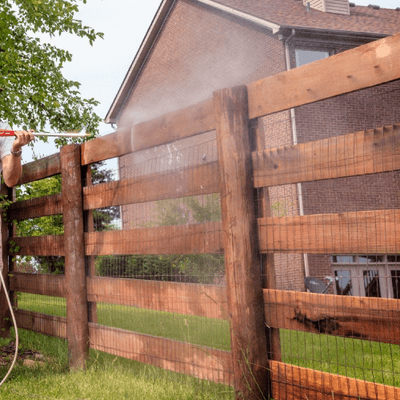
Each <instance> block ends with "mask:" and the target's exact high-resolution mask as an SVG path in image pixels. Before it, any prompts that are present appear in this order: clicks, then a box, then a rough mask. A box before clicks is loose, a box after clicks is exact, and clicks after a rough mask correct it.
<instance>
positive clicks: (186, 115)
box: [82, 99, 215, 165]
mask: <svg viewBox="0 0 400 400" xmlns="http://www.w3.org/2000/svg"><path fill="white" fill-rule="evenodd" d="M213 129H215V119H214V113H213V103H212V99H209V100H206V101H203V102H201V103H198V104H195V105H193V106H190V107H187V108H183V109H181V110H178V111H174V112H172V113H169V114H165V115H163V116H161V117H158V118H155V119H153V120H150V121H146V122H143V123H140V124H137V125H135V126H133V127H132V128H130V127H123V128H118V130H117V131H116V132H114V133H111V134H109V135H106V136H101V137H98V138H96V139H94V140H90V141H89V142H86V143H84V144H82V165H87V164H91V163H94V162H96V161H101V160H106V159H109V158H113V157H119V156H122V155H124V154H128V153H131V152H133V151H139V150H144V149H149V148H151V147H156V146H160V145H163V144H166V143H170V142H173V141H175V140H178V139H183V138H187V137H190V136H194V135H196V134H199V133H203V132H208V131H211V130H213Z"/></svg>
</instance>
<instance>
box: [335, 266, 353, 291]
mask: <svg viewBox="0 0 400 400" xmlns="http://www.w3.org/2000/svg"><path fill="white" fill-rule="evenodd" d="M335 284H336V293H337V294H340V295H341V296H352V295H353V290H352V284H351V272H350V271H346V270H343V271H335Z"/></svg>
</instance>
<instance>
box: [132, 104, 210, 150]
mask: <svg viewBox="0 0 400 400" xmlns="http://www.w3.org/2000/svg"><path fill="white" fill-rule="evenodd" d="M214 129H215V118H214V108H213V100H212V99H208V100H205V101H202V102H200V103H197V104H195V105H193V106H189V107H186V108H182V109H180V110H178V111H174V112H171V113H168V114H165V115H162V116H161V117H158V118H155V119H153V120H151V121H147V122H143V123H141V124H138V125H135V126H134V127H133V130H132V151H139V150H144V149H149V148H151V147H156V146H160V145H162V144H166V143H170V142H173V141H175V140H179V139H184V138H187V137H190V136H194V135H197V134H199V133H204V132H208V131H212V130H214Z"/></svg>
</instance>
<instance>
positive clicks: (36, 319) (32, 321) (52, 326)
mask: <svg viewBox="0 0 400 400" xmlns="http://www.w3.org/2000/svg"><path fill="white" fill-rule="evenodd" d="M15 319H16V321H17V326H18V328H22V329H28V330H30V331H34V332H39V333H43V334H44V335H49V336H55V337H59V338H62V339H66V338H67V319H66V318H64V317H55V316H53V315H47V314H40V313H36V312H33V311H26V310H16V311H15Z"/></svg>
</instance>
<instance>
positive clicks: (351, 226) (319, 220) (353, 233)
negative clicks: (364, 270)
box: [258, 209, 400, 254]
mask: <svg viewBox="0 0 400 400" xmlns="http://www.w3.org/2000/svg"><path fill="white" fill-rule="evenodd" d="M399 218H400V210H397V209H388V210H373V211H355V212H347V213H341V214H314V215H304V216H293V217H291V216H289V217H273V218H260V219H259V220H258V229H259V239H260V249H261V251H262V252H267V253H270V252H294V253H311V254H363V253H365V254H387V253H397V252H398V251H399V248H400V239H399V238H400V236H399V235H400V226H399V222H398V221H399Z"/></svg>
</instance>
